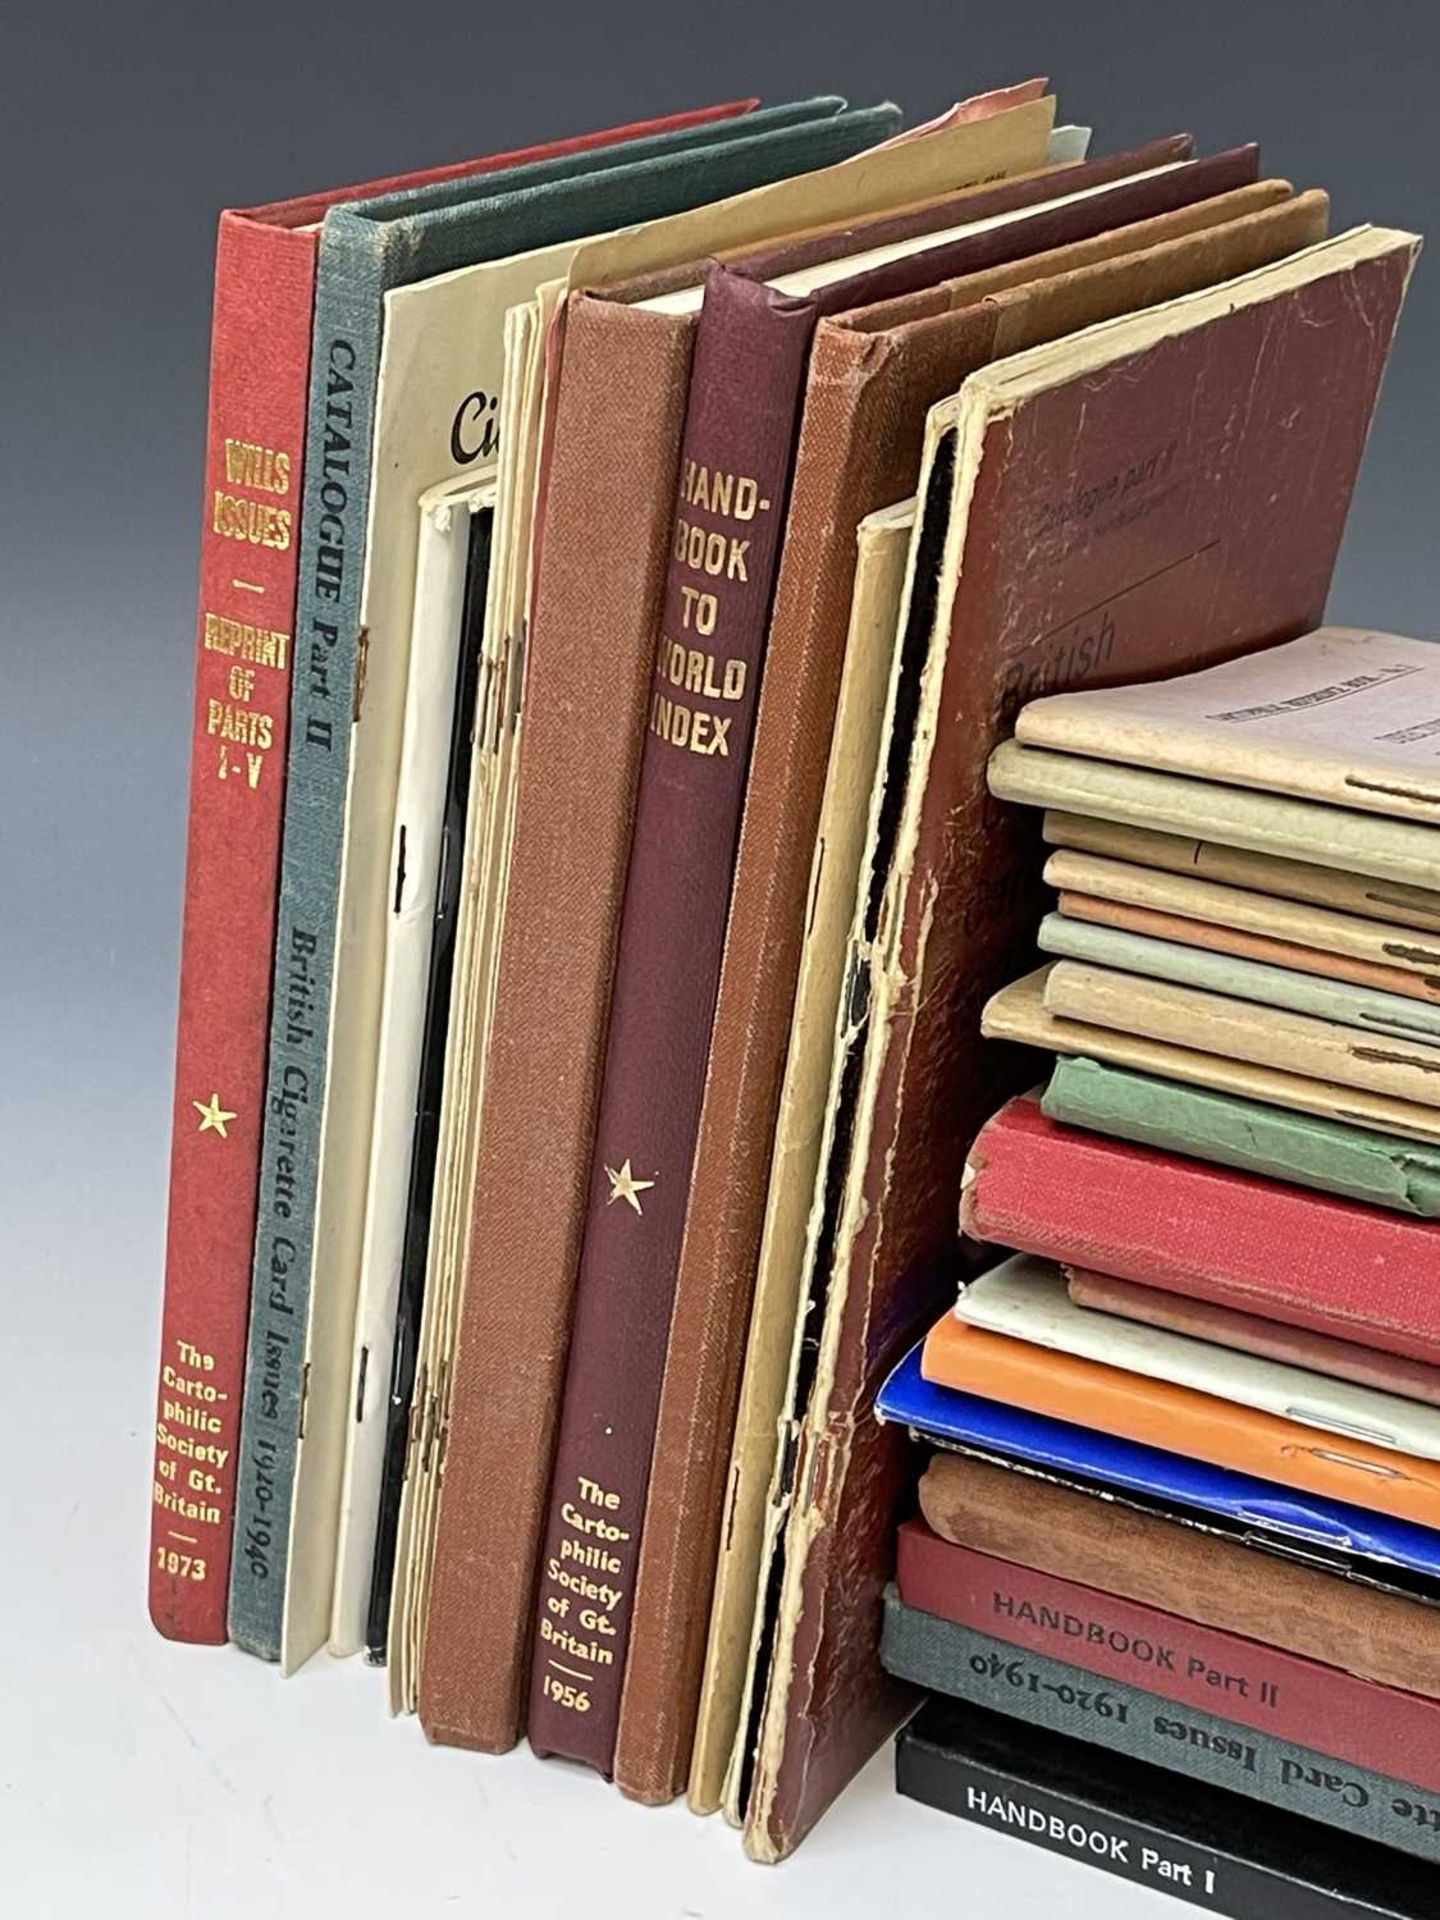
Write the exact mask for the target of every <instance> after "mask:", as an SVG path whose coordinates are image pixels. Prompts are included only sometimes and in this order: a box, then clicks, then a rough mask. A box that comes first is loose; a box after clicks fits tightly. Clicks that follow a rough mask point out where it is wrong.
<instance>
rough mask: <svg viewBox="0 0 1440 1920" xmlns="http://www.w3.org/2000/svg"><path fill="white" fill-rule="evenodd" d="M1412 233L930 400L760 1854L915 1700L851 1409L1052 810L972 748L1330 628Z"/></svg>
mask: <svg viewBox="0 0 1440 1920" xmlns="http://www.w3.org/2000/svg"><path fill="white" fill-rule="evenodd" d="M1417 244H1418V243H1417V242H1416V241H1415V240H1414V239H1413V238H1412V237H1411V236H1409V235H1405V234H1396V233H1391V232H1387V231H1384V230H1381V229H1375V228H1362V229H1358V230H1356V231H1355V232H1353V233H1351V234H1347V235H1344V236H1341V237H1340V238H1338V239H1336V240H1333V241H1328V242H1325V243H1322V244H1321V245H1318V246H1315V247H1311V248H1308V249H1306V250H1305V251H1304V252H1303V253H1301V254H1298V255H1296V256H1294V257H1292V258H1290V259H1288V260H1284V261H1281V262H1279V263H1278V264H1276V265H1273V266H1269V267H1265V268H1261V269H1259V270H1258V271H1255V272H1252V273H1248V274H1245V275H1242V276H1241V277H1240V278H1238V279H1235V280H1231V281H1228V282H1226V283H1224V284H1222V285H1221V286H1219V287H1216V288H1214V289H1212V290H1208V291H1205V292H1200V293H1195V294H1190V295H1186V296H1183V297H1181V298H1179V299H1176V300H1173V301H1170V302H1167V303H1166V304H1164V305H1162V306H1159V307H1156V308H1153V309H1151V310H1149V311H1148V312H1145V313H1140V314H1135V315H1129V316H1126V317H1125V318H1123V319H1118V320H1115V321H1111V322H1108V323H1106V324H1102V325H1100V326H1097V327H1092V328H1089V329H1087V330H1086V331H1085V332H1083V333H1081V334H1079V335H1077V336H1074V337H1072V338H1070V339H1067V340H1062V341H1059V342H1056V343H1055V344H1053V345H1049V346H1041V347H1038V348H1035V349H1032V350H1031V351H1029V352H1026V353H1021V354H1018V355H1017V356H1015V357H1014V358H1013V359H1011V360H1009V361H1006V362H1002V363H1000V364H998V365H997V366H995V367H994V368H991V369H986V370H982V371H981V372H979V373H977V374H975V375H972V376H971V378H970V379H969V380H968V381H967V382H966V384H965V386H964V387H963V388H962V389H961V392H960V394H959V395H958V396H957V398H956V399H955V401H953V402H951V403H946V404H943V405H942V406H940V407H938V408H936V409H935V410H934V411H933V412H932V414H931V418H930V423H929V428H928V432H927V446H926V458H925V465H924V468H923V472H922V480H921V488H920V495H921V499H922V501H923V503H924V505H923V510H922V511H923V515H924V521H928V522H929V523H930V524H929V526H928V527H927V526H926V525H925V524H924V521H922V526H921V529H920V533H919V536H918V539H917V543H916V549H915V551H916V553H917V554H918V555H921V556H924V555H925V554H926V552H927V548H928V550H929V551H930V552H935V551H936V548H937V547H938V549H939V566H938V569H937V570H936V572H934V573H930V572H928V571H926V572H922V570H921V568H920V566H918V565H917V566H915V567H914V569H913V571H912V578H911V582H910V585H909V591H908V612H907V626H908V627H911V628H913V629H915V630H916V641H917V645H916V648H915V652H916V656H917V657H916V659H915V662H914V665H915V670H916V671H915V675H914V678H913V679H912V681H911V683H910V691H909V695H908V698H905V697H904V696H902V698H901V699H898V700H897V701H896V703H895V720H896V730H897V732H898V733H899V734H901V735H902V736H904V737H905V738H906V740H907V741H908V756H907V757H908V765H907V766H906V767H905V769H904V772H903V775H902V776H901V778H900V779H897V781H896V783H895V785H894V787H893V789H892V792H893V800H891V801H890V802H889V803H888V804H887V805H886V806H884V807H882V808H881V810H880V815H879V819H878V823H877V825H878V831H877V836H876V847H875V857H874V862H873V865H874V870H875V879H876V885H875V888H874V895H873V903H872V911H871V915H870V918H871V925H872V929H873V939H874V958H873V962H872V966H871V969H870V976H869V1005H868V1014H867V1032H866V1036H865V1042H864V1046H863V1050H862V1052H861V1056H860V1063H859V1067H858V1071H857V1072H856V1074H855V1076H854V1083H853V1086H852V1087H850V1088H847V1089H844V1091H845V1093H846V1094H847V1095H848V1102H847V1104H848V1115H847V1119H846V1124H845V1129H844V1137H845V1151H844V1152H838V1153H836V1154H834V1155H833V1156H832V1164H831V1166H830V1168H829V1169H828V1170H827V1173H826V1175H825V1178H826V1184H827V1188H828V1189H829V1191H830V1193H831V1194H833V1196H834V1197H833V1200H832V1202H831V1203H830V1206H829V1208H828V1212H829V1215H830V1219H831V1220H832V1221H833V1229H832V1231H831V1232H830V1234H829V1235H828V1244H827V1245H825V1246H824V1247H822V1249H821V1256H822V1261H823V1265H824V1267H825V1268H826V1269H828V1274H829V1287H828V1297H827V1300H826V1307H825V1313H824V1318H823V1323H822V1325H821V1327H820V1329H819V1335H818V1342H817V1354H816V1360H815V1369H814V1384H813V1386H812V1387H811V1389H810V1393H809V1396H808V1406H807V1409H806V1413H805V1418H804V1421H803V1425H802V1427H801V1429H800V1434H799V1440H798V1445H797V1448H796V1458H795V1466H794V1485H795V1488H796V1494H795V1498H794V1504H793V1506H792V1509H791V1512H790V1516H789V1521H788V1524H787V1530H786V1538H785V1543H784V1550H783V1563H782V1565H781V1566H780V1568H779V1569H778V1570H777V1577H776V1579H775V1581H774V1589H775V1591H776V1595H777V1600H776V1604H775V1606H774V1608H773V1609H772V1610H771V1623H772V1624H771V1628H770V1634H769V1638H770V1650H769V1654H768V1658H767V1661H766V1665H767V1674H766V1680H765V1687H764V1698H763V1701H762V1702H761V1709H760V1712H759V1714H758V1716H757V1720H756V1724H755V1727H754V1730H753V1737H752V1735H751V1734H749V1733H747V1734H746V1735H745V1736H744V1747H745V1749H746V1751H745V1753H744V1755H743V1760H742V1772H743V1774H744V1776H745V1780H744V1785H743V1789H742V1791H743V1797H744V1799H745V1801H746V1803H747V1810H746V1840H747V1846H748V1847H749V1849H750V1850H751V1852H752V1853H753V1854H754V1855H755V1856H756V1857H758V1858H761V1859H777V1858H779V1857H781V1856H783V1855H784V1854H785V1853H787V1852H788V1851H790V1849H791V1848H793V1846H794V1845H795V1844H796V1843H797V1841H798V1840H799V1839H800V1837H801V1836H802V1835H803V1834H804V1833H805V1832H806V1831H807V1830H808V1829H809V1827H810V1826H811V1825H812V1824H813V1823H814V1821H815V1819H816V1818H817V1817H818V1815H819V1814H820V1812H821V1811H823V1809H824V1807H825V1806H826V1805H827V1804H828V1803H829V1801H830V1800H831V1799H832V1798H833V1797H834V1795H835V1793H836V1792H837V1791H838V1790H839V1788H840V1787H841V1785H843V1784H844V1781H845V1780H846V1779H847V1778H848V1777H849V1775H850V1773H851V1772H852V1771H853V1770H854V1768H855V1766H856V1765H857V1764H859V1762H860V1761H861V1760H862V1759H863V1758H864V1756H865V1755H866V1754H867V1753H868V1752H870V1751H872V1750H873V1749H874V1747H875V1746H876V1745H878V1744H879V1742H880V1741H881V1740H882V1739H883V1738H884V1737H885V1736H886V1735H887V1734H888V1733H889V1732H890V1731H891V1730H892V1729H893V1727H894V1725H895V1724H897V1721H898V1719H899V1718H900V1717H902V1716H903V1714H904V1712H905V1711H906V1708H907V1704H908V1701H907V1699H906V1697H905V1696H903V1695H901V1694H897V1692H896V1691H895V1690H894V1688H893V1687H892V1685H891V1683H889V1682H888V1681H887V1680H886V1679H885V1677H884V1676H883V1675H882V1673H881V1671H880V1668H879V1664H878V1660H877V1657H876V1647H877V1644H878V1638H879V1628H880V1609H881V1594H882V1589H883V1584H884V1581H885V1578H886V1576H887V1573H888V1569H889V1563H890V1549H891V1542H892V1538H893V1529H894V1523H895V1519H896V1510H897V1504H898V1502H899V1500H900V1499H901V1498H902V1497H903V1493H904V1489H905V1485H906V1481H907V1474H906V1472H905V1468H904V1463H903V1458H902V1456H901V1454H900V1452H899V1443H898V1442H897V1440H896V1438H895V1437H894V1436H893V1435H891V1434H889V1433H887V1431H886V1430H885V1429H881V1428H879V1427H877V1426H876V1425H875V1423H873V1421H870V1420H869V1419H868V1414H869V1411H870V1409H871V1407H872V1406H873V1399H874V1393H875V1390H876V1387H877V1385H878V1384H879V1382H880V1380H881V1379H882V1378H883V1377H884V1374H885V1372H886V1370H887V1369H888V1368H889V1366H890V1365H891V1364H892V1362H893V1361H894V1360H895V1359H896V1358H897V1357H898V1355H899V1352H900V1351H901V1350H902V1348H903V1346H904V1345H905V1344H906V1343H907V1342H908V1341H909V1339H910V1338H911V1336H912V1334H913V1333H914V1332H915V1330H916V1328H917V1326H918V1325H920V1324H923V1323H924V1322H925V1321H926V1320H927V1319H929V1318H930V1317H932V1316H933V1314H934V1312H935V1310H936V1308H937V1305H943V1301H944V1299H945V1296H946V1295H947V1294H948V1292H949V1290H950V1287H951V1286H952V1285H953V1281H954V1264H955V1261H956V1257H957V1252H958V1249H957V1247H956V1243H955V1238H954V1198H955V1194H956V1193H957V1191H958V1190H959V1182H960V1174H961V1169H962V1163H963V1156H964V1149H965V1144H966V1142H967V1141H968V1139H969V1138H970V1137H972V1136H973V1134H974V1132H975V1129H976V1127H977V1126H978V1124H979V1123H980V1121H981V1120H982V1119H983V1118H984V1117H985V1115H986V1114H987V1113H989V1112H990V1111H992V1110H993V1109H994V1107H995V1106H996V1105H997V1104H998V1103H999V1100H1000V1099H1001V1098H1002V1097H1003V1096H1004V1095H1005V1094H1006V1093H1008V1092H1011V1091H1014V1090H1017V1089H1018V1087H1019V1086H1020V1085H1023V1083H1024V1081H1025V1079H1026V1078H1027V1077H1028V1076H1029V1075H1030V1074H1031V1072H1032V1068H1031V1067H1030V1065H1029V1064H1028V1063H1027V1062H1025V1061H1024V1059H1023V1057H1019V1058H1017V1057H1016V1056H1013V1055H1010V1054H1008V1053H1007V1052H1006V1051H1005V1050H1004V1049H1001V1048H994V1047H990V1048H984V1049H982V1048H981V1046H980V1044H979V1014H980V1009H981V1006H982V1004H983V1002H984V1000H985V999H986V998H987V997H988V996H989V994H991V993H992V992H993V991H994V990H995V989H996V988H997V987H998V986H1000V985H1001V984H1002V983H1003V981H1004V980H1005V979H1007V978H1008V977H1010V976H1011V975H1012V974H1013V973H1014V972H1015V971H1016V970H1017V967H1018V966H1019V965H1021V964H1023V959H1024V955H1025V953H1026V951H1027V950H1028V947H1029V943H1030V939H1031V937H1032V934H1033V928H1034V925H1035V923H1036V920H1037V918H1038V913H1037V908H1038V906H1039V904H1040V902H1039V899H1038V881H1039V867H1040V860H1039V848H1038V824H1039V823H1038V821H1036V820H1035V819H1033V817H1032V818H1027V817H1026V816H1025V815H1024V813H1023V812H1021V811H1019V810H1016V809H1011V808H1007V807H1004V806H1002V805H1000V804H998V803H995V802H992V801H991V800H990V798H989V796H988V794H987V792H986V787H985V763H986V761H987V759H988V757H989V754H990V752H991V751H992V750H993V748H994V746H995V745H996V743H997V742H998V740H999V739H1000V738H1001V737H1002V735H1003V733H1004V731H1005V730H1006V728H1007V727H1008V726H1009V724H1010V723H1011V721H1012V720H1013V717H1014V714H1015V713H1016V712H1017V711H1018V709H1019V708H1020V706H1022V705H1023V704H1024V703H1025V701H1026V700H1027V699H1029V698H1032V697H1034V696H1035V695H1037V694H1038V693H1040V692H1042V691H1047V690H1057V689H1061V688H1064V687H1067V686H1075V685H1082V684H1107V683H1108V684H1118V683H1120V682H1122V681H1124V680H1127V679H1136V678H1142V677H1146V676H1153V675H1158V674H1160V673H1163V672H1166V671H1173V670H1175V668H1177V667H1178V666H1181V665H1184V666H1195V665H1199V664H1202V663H1205V662H1208V661H1213V660H1218V659H1222V658H1226V657H1229V656H1230V655H1232V654H1237V653H1240V652H1242V651H1245V650H1246V649H1248V648H1252V647H1255V646H1258V645H1261V644H1264V643H1266V642H1271V641H1275V640H1278V639H1281V638H1286V637H1289V636H1291V635H1294V634H1296V633H1300V632H1304V631H1306V630H1307V629H1309V628H1311V627H1313V626H1315V625H1317V624H1318V623H1319V621H1320V619H1321V617H1322V612H1323V607H1324V603H1325V597H1326V593H1327V591H1328V587H1329V580H1330V575H1331V571H1332V569H1333V565H1334V560H1335V555H1336V552H1337V550H1338V546H1339V541H1340V536H1341V532H1342V530H1343V527H1344V521H1345V515H1346V511H1347V508H1348V505H1349V499H1350V493H1351V489H1352V486H1353V483H1354V478H1355V474H1356V471H1357V468H1358V463H1359V460H1360V456H1361V453H1362V450H1363V447H1364V441H1365V436H1366V432H1367V430H1368V427H1369V422H1370V417H1371V412H1372V409H1373V406H1374V402H1375V398H1376V394H1377V391H1378V387H1379V382H1380V378H1381V374H1382V371H1383V368H1384V364H1385V359H1386V355H1387V353H1388V349H1389V342H1390V337H1391V334H1392V332H1393V329H1394V325H1395V322H1396V319H1397V316H1398V312H1399V307H1400V303H1401V299H1402V297H1403V292H1404V288H1405V285H1406V282H1407V280H1408V276H1409V272H1410V268H1411V265H1412V263H1413V259H1414V255H1415V251H1416V247H1417ZM1242 402H1243V404H1242ZM910 639H911V634H910V632H908V631H907V635H906V643H907V644H908V643H909V642H910ZM899 744H900V742H899V741H897V742H896V745H897V747H898V746H899Z"/></svg>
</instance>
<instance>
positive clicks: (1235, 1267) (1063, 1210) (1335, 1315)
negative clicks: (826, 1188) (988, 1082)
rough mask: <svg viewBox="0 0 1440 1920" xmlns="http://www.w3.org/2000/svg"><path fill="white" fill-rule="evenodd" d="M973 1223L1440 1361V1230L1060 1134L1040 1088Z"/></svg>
mask: <svg viewBox="0 0 1440 1920" xmlns="http://www.w3.org/2000/svg"><path fill="white" fill-rule="evenodd" d="M960 1218H961V1225H962V1226H963V1227H964V1229H965V1231H966V1232H967V1233H969V1234H971V1235H973V1236H974V1238H975V1239H977V1240H985V1241H990V1242H993V1243H994V1244H996V1245H999V1246H1005V1247H1014V1248H1016V1249H1017V1250H1018V1251H1020V1252H1022V1253H1035V1254H1040V1255H1042V1256H1044V1257H1045V1258H1047V1259H1051V1260H1058V1261H1060V1262H1061V1263H1062V1264H1063V1265H1066V1266H1072V1267H1080V1268H1086V1269H1090V1270H1092V1271H1094V1272H1097V1273H1104V1274H1110V1275H1112V1276H1113V1277H1115V1278H1117V1279H1121V1280H1133V1281H1135V1282H1137V1283H1138V1284H1139V1285H1141V1286H1147V1287H1158V1288H1161V1289H1163V1290H1164V1291H1166V1292H1167V1293H1175V1294H1182V1295H1186V1296H1188V1297H1189V1298H1192V1299H1196V1300H1208V1301H1212V1302H1214V1303H1215V1304H1216V1305H1218V1306H1224V1307H1233V1308H1235V1309H1237V1310H1239V1311H1241V1312H1245V1313H1253V1314H1260V1315H1262V1316H1264V1317H1265V1318H1266V1319H1269V1320H1282V1321H1285V1322H1287V1323H1289V1324H1291V1325H1293V1326H1297V1327H1306V1328H1309V1329H1310V1330H1311V1331H1313V1332H1316V1333H1322V1334H1328V1335H1332V1336H1334V1337H1335V1338H1338V1339H1342V1340H1350V1341H1356V1342H1358V1343H1360V1344H1361V1345H1363V1346H1368V1347H1377V1348H1379V1349H1380V1350H1381V1351H1383V1352H1386V1353H1396V1354H1403V1355H1405V1356H1406V1357H1408V1358H1409V1359H1412V1360H1423V1361H1429V1362H1432V1363H1433V1362H1435V1361H1436V1360H1440V1287H1437V1285H1436V1276H1437V1275H1440V1223H1437V1222H1435V1221H1431V1220H1417V1219H1413V1218H1411V1217H1410V1216H1408V1215H1404V1214H1397V1213H1390V1212H1387V1211H1385V1210H1383V1209H1381V1208H1378V1207H1369V1206H1364V1205H1362V1204H1361V1203H1359V1202H1358V1201H1353V1200H1342V1199H1339V1198H1336V1197H1335V1196H1333V1195H1330V1194H1324V1193H1317V1192H1312V1191H1311V1190H1309V1189H1308V1188H1303V1187H1292V1186H1287V1185H1286V1184H1284V1183H1283V1182H1281V1181H1278V1180H1266V1179H1261V1178H1258V1177H1257V1176H1255V1175H1253V1174H1247V1173H1240V1172H1237V1171H1233V1170H1232V1169H1230V1168H1227V1167H1218V1166H1213V1165H1210V1164H1208V1163H1207V1162H1204V1161H1200V1160H1188V1159H1185V1158H1183V1157H1181V1156H1180V1155H1177V1154H1171V1153H1162V1152H1159V1151H1157V1150H1156V1149H1153V1148H1150V1147H1140V1146H1133V1145H1131V1144H1130V1143H1129V1142H1127V1141H1122V1140H1113V1139H1109V1138H1107V1137H1105V1136H1103V1135H1100V1134H1094V1133H1087V1132H1085V1131H1083V1130H1082V1129H1080V1128H1078V1127H1065V1126H1061V1125H1059V1124H1058V1123H1057V1122H1055V1121H1053V1120H1048V1119H1046V1117H1045V1115H1044V1114H1043V1113H1042V1111H1041V1109H1040V1102H1039V1100H1038V1099H1037V1098H1036V1097H1035V1096H1034V1095H1033V1094H1026V1095H1024V1096H1022V1097H1021V1098H1019V1099H1016V1100H1011V1101H1010V1102H1008V1104H1007V1105H1005V1106H1004V1107H1002V1108H1001V1109H1000V1111H999V1112H998V1113H997V1114H996V1115H995V1117H994V1118H993V1119H992V1120H990V1121H989V1122H988V1123H987V1124H986V1125H985V1127H983V1128H982V1130H981V1132H980V1134H979V1137H978V1138H977V1139H976V1141H975V1144H974V1146H973V1147H972V1148H971V1151H970V1157H969V1162H968V1165H967V1167H966V1170H965V1184H964V1197H963V1200H962V1203H961V1215H960Z"/></svg>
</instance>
